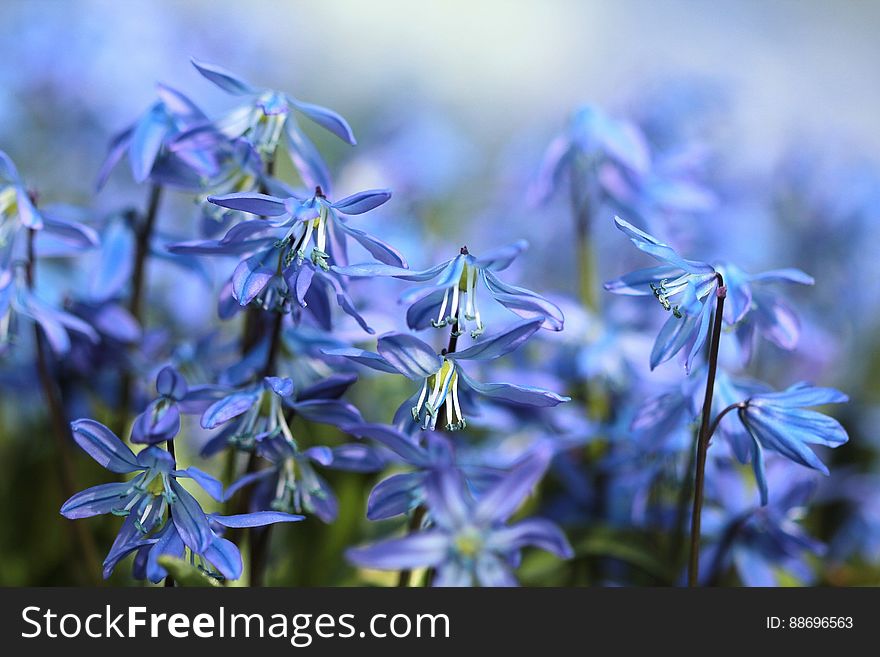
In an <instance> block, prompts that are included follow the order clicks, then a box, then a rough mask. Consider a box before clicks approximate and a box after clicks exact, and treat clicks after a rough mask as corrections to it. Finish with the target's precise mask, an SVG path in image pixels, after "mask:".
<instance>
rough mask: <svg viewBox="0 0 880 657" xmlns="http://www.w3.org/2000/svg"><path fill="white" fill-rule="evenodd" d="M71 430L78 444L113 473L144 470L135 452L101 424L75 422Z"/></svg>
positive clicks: (86, 420) (85, 420) (72, 423)
mask: <svg viewBox="0 0 880 657" xmlns="http://www.w3.org/2000/svg"><path fill="white" fill-rule="evenodd" d="M70 429H71V431H72V432H73V439H74V440H75V441H76V444H77V445H79V446H80V447H82V448H83V449H84V450H85V451H86V452H87V453H88V455H89V456H91V457H92V458H93V459H95V461H97V462H98V463H99V464H101V465H102V466H104V467H105V468H107V469H108V470H110V471H111V472H118V473H125V472H135V471H136V470H141V469H142V468H141V466H140V465H139V464H138V461H137V457H136V456H135V455H134V452H132V451H131V450H130V449H129V448H128V447H127V446H126V445H125V444H124V443H123V442H122V441H121V440H119V438H117V437H116V434H114V433H113V432H112V431H110V429H108V428H107V427H105V426H104V425H103V424H101V423H100V422H95V421H94V420H88V419H81V420H74V421H73V422H71V423H70Z"/></svg>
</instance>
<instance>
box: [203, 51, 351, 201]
mask: <svg viewBox="0 0 880 657" xmlns="http://www.w3.org/2000/svg"><path fill="white" fill-rule="evenodd" d="M193 66H195V67H196V69H197V70H198V71H199V73H201V74H202V75H203V76H204V77H205V78H207V79H208V80H210V81H211V82H213V83H214V84H216V85H217V86H218V87H220V88H221V89H223V91H225V92H227V93H229V94H232V95H233V96H245V97H248V98H249V102H248V103H247V104H245V105H243V106H242V107H240V108H238V109H236V110H233V111H232V112H231V113H230V114H228V115H227V116H226V117H224V118H222V119H220V120H219V121H217V122H215V123H214V126H213V127H214V128H215V129H216V130H217V131H219V132H220V133H222V134H223V135H224V136H225V137H227V138H228V139H236V138H239V137H243V138H244V139H246V140H247V141H248V142H250V143H251V144H252V145H253V146H254V148H256V149H257V151H258V152H259V153H260V156H261V157H263V158H267V159H271V158H272V157H273V156H274V154H275V151H276V149H277V148H278V145H279V143H280V142H281V140H282V138H286V142H287V150H288V152H289V154H290V159H291V160H292V161H293V165H294V166H295V167H296V169H297V171H299V173H300V175H301V176H302V178H303V180H304V181H305V182H306V184H308V185H311V186H316V185H320V186H322V187H323V188H324V189H329V188H330V176H329V175H328V173H327V166H326V165H325V164H324V160H323V159H322V158H321V155H320V154H319V153H318V149H317V148H316V147H315V145H314V144H313V143H312V142H311V140H310V139H309V138H308V137H306V135H305V133H303V131H302V130H301V129H300V127H299V123H298V122H297V120H296V117H295V116H294V112H293V110H297V111H298V112H301V113H302V114H304V115H305V116H306V117H308V118H309V119H311V120H312V121H314V122H315V123H317V124H318V125H319V126H321V127H322V128H324V129H325V130H328V131H329V132H332V133H333V134H334V135H336V136H337V137H339V138H340V139H341V140H342V141H344V142H346V143H348V144H351V145H352V146H354V145H355V144H356V143H357V141H356V140H355V138H354V134H353V133H352V131H351V127H350V126H349V125H348V123H347V122H346V120H345V119H343V118H342V117H341V116H339V114H337V113H336V112H334V111H332V110H330V109H327V108H326V107H321V106H320V105H313V104H312V103H306V102H303V101H301V100H298V99H296V98H294V97H293V96H290V95H288V94H285V93H283V92H280V91H273V90H271V89H258V88H256V87H252V86H251V85H250V84H248V83H247V82H245V81H244V80H242V79H241V78H239V77H237V76H236V75H234V74H233V73H230V72H229V71H227V70H225V69H224V68H222V67H220V66H216V65H213V64H206V63H203V62H197V61H195V60H193Z"/></svg>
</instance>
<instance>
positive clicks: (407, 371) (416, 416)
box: [324, 317, 569, 431]
mask: <svg viewBox="0 0 880 657" xmlns="http://www.w3.org/2000/svg"><path fill="white" fill-rule="evenodd" d="M543 322H544V318H543V317H538V318H535V319H529V320H524V321H522V322H519V323H517V324H515V325H514V326H513V327H511V328H509V329H507V330H506V331H503V332H502V333H498V334H496V335H493V336H489V337H487V338H485V339H483V340H481V341H480V342H478V343H476V344H474V345H472V346H470V347H468V348H467V349H465V350H463V351H457V352H452V353H446V352H445V350H444V351H443V352H441V353H440V354H438V353H437V352H436V350H435V349H434V348H432V347H430V346H429V345H427V344H425V343H424V342H422V341H421V340H419V339H418V338H417V337H415V336H413V335H408V334H405V333H387V334H385V335H383V336H382V337H380V338H379V340H378V343H377V349H378V353H372V352H368V351H364V350H362V349H326V350H324V353H326V354H328V355H331V356H343V357H345V358H348V359H350V360H352V361H354V362H356V363H358V364H360V365H366V366H367V367H370V368H372V369H375V370H379V371H380V372H389V373H394V374H402V375H403V376H405V377H407V378H409V379H412V380H414V381H421V385H420V387H419V390H418V392H416V394H415V395H414V396H413V397H412V398H411V399H410V400H408V401H406V402H404V406H408V407H409V409H410V412H411V414H412V418H413V420H414V421H415V422H420V423H421V426H422V428H423V429H435V428H436V426H437V422H438V419H439V416H440V411H441V410H443V411H444V415H445V423H444V424H443V425H442V426H443V427H444V428H446V429H447V430H448V431H455V430H458V429H463V428H464V427H465V426H466V425H467V420H466V418H465V414H464V410H463V409H464V408H465V407H466V404H467V403H468V402H471V400H470V398H469V396H470V395H472V394H473V395H480V396H483V397H488V398H489V399H492V400H495V401H500V402H506V403H510V404H514V405H520V406H538V407H541V406H556V405H557V404H560V403H562V402H565V401H568V400H569V398H568V397H563V396H561V395H557V394H556V393H555V392H550V391H548V390H542V389H540V388H535V387H532V386H525V385H517V384H513V383H480V382H478V381H475V380H474V379H472V378H471V377H470V376H468V375H467V373H466V372H465V371H464V368H463V367H462V366H461V361H468V360H476V361H486V360H493V359H495V358H499V357H501V356H503V355H505V354H507V353H509V352H511V351H513V350H514V349H516V348H517V347H519V346H520V345H521V344H522V343H523V342H525V341H526V340H527V339H528V338H529V337H530V336H531V335H532V334H533V333H535V331H537V330H538V329H539V328H540V327H541V325H542V324H543ZM404 406H402V407H401V409H403V408H404Z"/></svg>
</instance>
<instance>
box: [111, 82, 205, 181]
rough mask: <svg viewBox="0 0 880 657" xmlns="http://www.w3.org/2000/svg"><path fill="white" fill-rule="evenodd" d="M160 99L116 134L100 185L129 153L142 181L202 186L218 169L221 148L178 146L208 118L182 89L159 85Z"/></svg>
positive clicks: (131, 163) (133, 172)
mask: <svg viewBox="0 0 880 657" xmlns="http://www.w3.org/2000/svg"><path fill="white" fill-rule="evenodd" d="M156 93H157V95H158V96H159V99H158V100H157V101H156V102H155V103H153V105H151V106H150V108H149V109H148V110H147V111H146V112H145V113H144V114H143V116H141V117H140V118H139V119H138V120H137V121H136V122H135V123H134V124H132V125H131V126H129V127H128V128H126V129H125V130H123V131H122V132H120V133H119V134H117V135H116V136H114V137H113V139H112V141H111V142H110V151H109V153H108V154H107V158H106V159H105V160H104V164H103V165H101V171H100V172H99V174H98V185H97V186H98V189H100V188H101V187H103V186H104V184H105V183H106V182H107V179H108V178H109V177H110V173H111V172H112V171H113V168H114V167H115V166H116V165H117V164H118V163H119V161H120V160H121V159H122V158H123V157H124V156H125V155H126V153H127V154H128V160H129V163H130V165H131V173H132V177H133V178H134V179H135V181H136V182H139V183H142V182H144V181H146V180H148V179H149V180H152V181H153V182H155V183H158V184H162V185H174V186H177V187H184V188H187V189H194V188H198V187H199V186H200V185H201V183H202V181H203V180H205V179H206V178H208V177H210V176H213V175H215V174H216V173H217V170H218V166H219V165H218V161H217V152H216V151H215V150H214V149H210V148H201V147H196V146H197V145H195V144H191V145H189V147H187V148H182V147H179V146H178V147H177V148H174V147H173V145H175V143H176V140H177V138H178V137H179V136H180V135H181V134H182V133H184V132H186V131H187V130H189V129H190V128H193V127H195V126H199V125H204V124H205V123H207V121H208V118H207V117H206V116H205V115H204V114H203V113H202V111H201V110H200V109H199V108H198V107H196V105H195V104H194V103H193V102H192V101H191V100H190V99H189V98H187V97H186V96H184V95H183V94H182V93H180V92H179V91H176V90H174V89H172V88H171V87H168V86H166V85H163V84H160V85H158V86H157V89H156Z"/></svg>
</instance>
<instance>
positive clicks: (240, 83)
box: [190, 58, 258, 96]
mask: <svg viewBox="0 0 880 657" xmlns="http://www.w3.org/2000/svg"><path fill="white" fill-rule="evenodd" d="M190 61H191V62H192V65H193V66H195V67H196V70H197V71H198V72H199V73H201V74H202V75H203V76H204V77H205V78H207V79H208V80H210V81H211V82H213V83H214V84H216V85H217V86H218V87H220V88H221V89H223V91H225V92H227V93H230V94H232V95H233V96H247V95H251V94H256V93H258V92H257V89H255V88H254V87H252V86H251V85H249V84H248V83H247V82H245V81H244V80H242V79H241V78H240V77H238V76H237V75H235V74H234V73H231V72H229V71H227V70H226V69H225V68H223V67H222V66H217V65H216V64H208V63H207V62H200V61H198V60H197V59H194V58H193V59H191V60H190Z"/></svg>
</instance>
